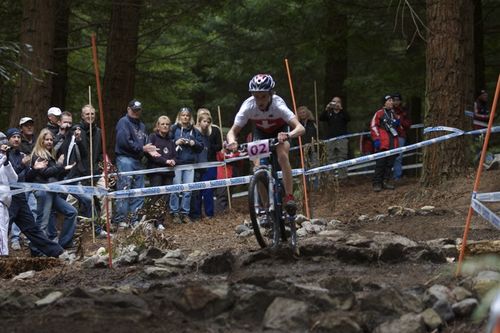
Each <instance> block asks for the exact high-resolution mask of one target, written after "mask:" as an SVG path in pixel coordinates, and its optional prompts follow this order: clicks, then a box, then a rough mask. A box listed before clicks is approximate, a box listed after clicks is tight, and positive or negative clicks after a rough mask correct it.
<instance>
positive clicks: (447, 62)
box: [421, 0, 474, 185]
mask: <svg viewBox="0 0 500 333" xmlns="http://www.w3.org/2000/svg"><path fill="white" fill-rule="evenodd" d="M472 1H473V0H427V2H426V3H427V26H428V28H429V33H428V35H427V48H426V65H427V72H426V117H425V124H426V125H427V126H437V125H444V126H450V127H456V128H460V129H461V128H464V125H465V115H464V109H465V106H466V103H467V100H468V99H469V96H466V95H465V94H466V92H467V91H470V88H469V87H470V85H471V84H472V82H474V81H473V80H474V79H473V74H471V73H472V72H473V68H472V67H473V66H472V62H471V61H468V59H467V58H472V57H473V55H472V49H473V48H472V45H473V34H472V31H473V30H472V18H471V15H470V13H471V12H472V10H473V3H472ZM468 66H469V68H467V67H468ZM471 79H472V81H468V80H471ZM438 135H439V134H431V135H428V136H427V138H431V137H435V136H438ZM464 144H465V140H464V138H463V137H460V138H455V139H452V140H448V141H445V142H442V143H439V144H434V145H431V146H429V147H428V148H426V149H425V150H424V168H423V173H422V178H421V181H422V182H423V184H425V185H434V184H438V183H440V182H442V181H443V180H445V179H449V178H453V177H455V176H458V175H460V174H462V172H463V171H464V168H465V165H466V159H465V150H464V149H463V147H464Z"/></svg>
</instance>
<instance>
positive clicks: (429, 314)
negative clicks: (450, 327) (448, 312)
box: [420, 308, 444, 330]
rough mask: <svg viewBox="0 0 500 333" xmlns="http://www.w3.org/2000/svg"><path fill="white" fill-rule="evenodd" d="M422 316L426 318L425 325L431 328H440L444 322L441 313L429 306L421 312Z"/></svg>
mask: <svg viewBox="0 0 500 333" xmlns="http://www.w3.org/2000/svg"><path fill="white" fill-rule="evenodd" d="M420 316H421V317H422V319H423V320H424V323H425V326H427V327H428V328H429V329H430V330H435V329H439V328H440V327H441V326H443V324H444V322H443V319H441V317H440V316H439V314H438V313H437V312H436V311H434V309H431V308H427V309H425V311H424V312H422V313H421V314H420Z"/></svg>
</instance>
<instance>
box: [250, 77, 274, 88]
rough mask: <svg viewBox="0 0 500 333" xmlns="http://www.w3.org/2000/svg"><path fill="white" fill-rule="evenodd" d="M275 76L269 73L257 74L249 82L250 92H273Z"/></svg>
mask: <svg viewBox="0 0 500 333" xmlns="http://www.w3.org/2000/svg"><path fill="white" fill-rule="evenodd" d="M274 85H275V83H274V80H273V77H272V76H271V75H269V74H257V75H255V76H254V77H253V78H252V79H251V80H250V82H249V83H248V91H249V92H259V91H267V92H271V91H273V88H274Z"/></svg>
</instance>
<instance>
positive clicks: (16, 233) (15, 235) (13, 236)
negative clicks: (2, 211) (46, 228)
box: [10, 216, 21, 243]
mask: <svg viewBox="0 0 500 333" xmlns="http://www.w3.org/2000/svg"><path fill="white" fill-rule="evenodd" d="M10 221H11V222H12V221H14V219H13V218H12V216H11V217H10ZM20 237H21V229H19V227H18V226H17V224H15V223H12V225H11V226H10V241H11V242H12V243H15V242H18V243H19V241H20Z"/></svg>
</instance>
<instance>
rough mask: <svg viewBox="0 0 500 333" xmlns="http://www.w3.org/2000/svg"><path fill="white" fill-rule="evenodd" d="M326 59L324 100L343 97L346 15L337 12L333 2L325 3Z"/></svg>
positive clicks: (345, 59) (345, 64)
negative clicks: (326, 15) (326, 18)
mask: <svg viewBox="0 0 500 333" xmlns="http://www.w3.org/2000/svg"><path fill="white" fill-rule="evenodd" d="M327 11H328V14H329V15H328V20H327V27H326V33H325V36H326V45H325V50H326V61H325V90H324V94H325V95H324V97H323V98H324V101H325V102H326V101H330V99H331V98H332V97H333V96H340V97H342V98H345V90H344V81H345V79H346V77H347V17H346V16H345V15H344V14H342V13H339V12H338V10H337V9H336V5H335V4H334V3H331V2H328V3H327Z"/></svg>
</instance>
